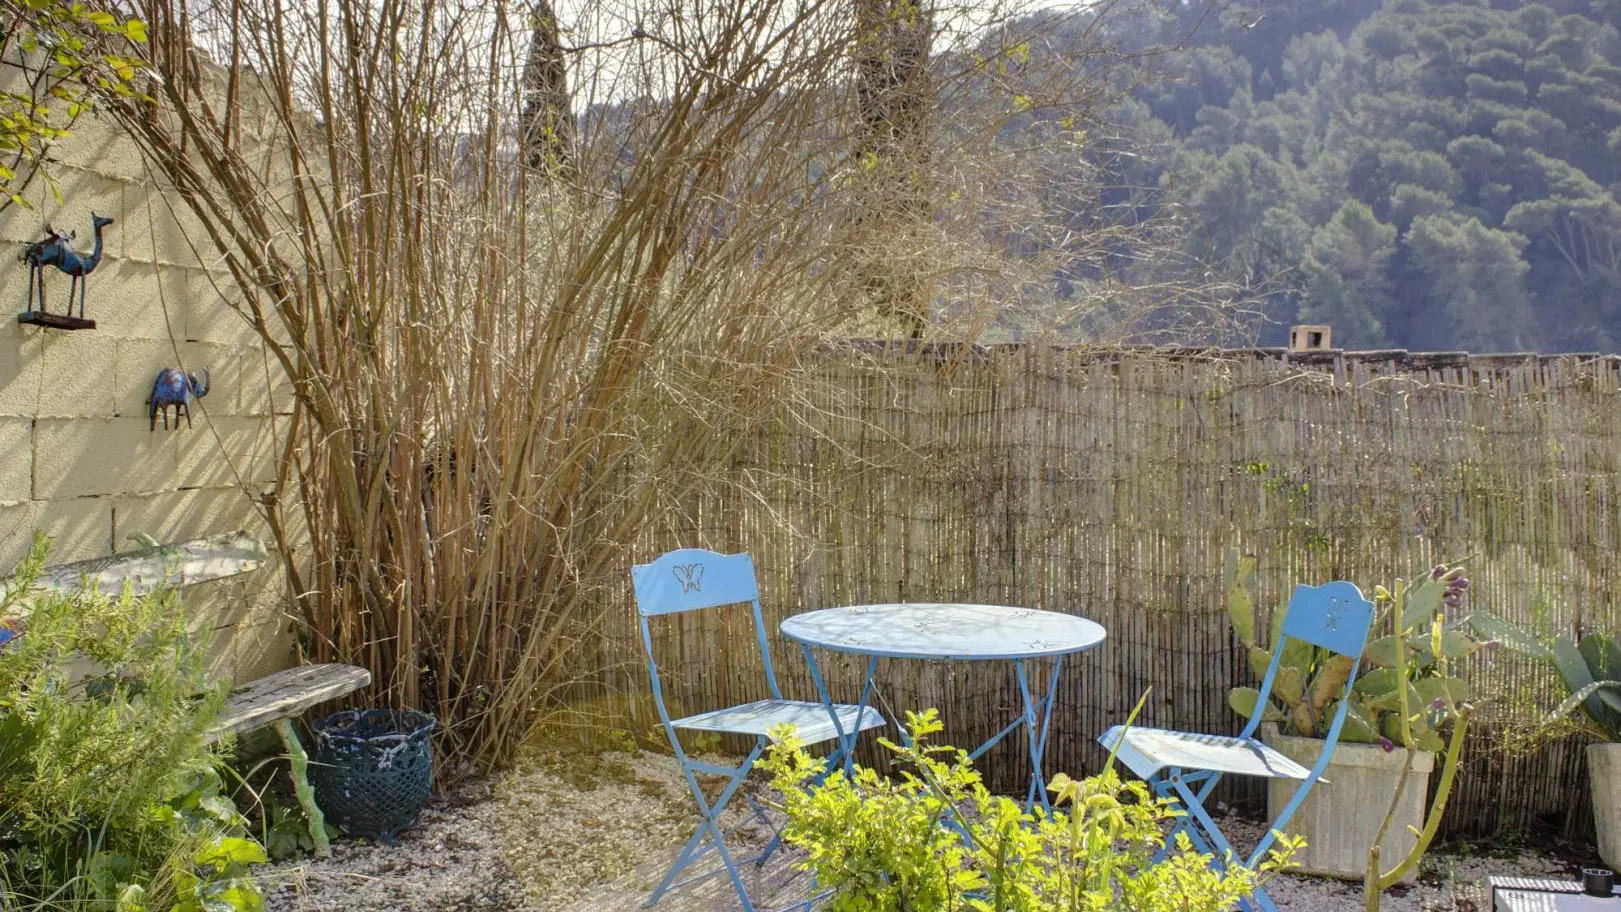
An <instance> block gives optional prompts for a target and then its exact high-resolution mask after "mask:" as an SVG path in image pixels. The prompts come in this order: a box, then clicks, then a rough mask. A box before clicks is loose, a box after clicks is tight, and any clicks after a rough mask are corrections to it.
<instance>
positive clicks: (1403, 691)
mask: <svg viewBox="0 0 1621 912" xmlns="http://www.w3.org/2000/svg"><path fill="white" fill-rule="evenodd" d="M1225 580H1226V586H1225V590H1226V603H1227V613H1228V616H1229V617H1230V618H1231V620H1232V623H1233V630H1234V631H1235V632H1236V633H1237V635H1238V638H1239V641H1240V642H1241V643H1243V644H1244V646H1245V647H1246V649H1247V650H1248V653H1249V660H1250V667H1251V669H1252V670H1253V671H1254V672H1255V675H1256V677H1262V676H1264V675H1265V674H1266V670H1267V667H1268V666H1269V665H1270V664H1271V662H1272V656H1273V652H1272V650H1273V649H1276V648H1278V643H1279V642H1280V641H1281V640H1282V636H1281V631H1282V627H1283V618H1284V613H1285V612H1284V609H1283V608H1281V607H1280V608H1278V609H1276V610H1274V611H1273V612H1272V625H1271V635H1270V637H1269V639H1268V642H1269V643H1270V644H1271V648H1270V649H1269V648H1267V647H1266V646H1263V645H1262V644H1261V641H1260V640H1259V638H1258V637H1257V636H1256V625H1255V603H1256V601H1257V598H1256V592H1255V558H1254V557H1250V556H1239V554H1238V553H1237V552H1233V553H1230V554H1229V555H1228V557H1227V569H1226V577H1225ZM1468 589H1469V580H1468V579H1466V578H1464V576H1463V571H1462V569H1461V568H1460V567H1436V568H1435V569H1434V570H1433V571H1431V572H1430V573H1429V574H1427V575H1425V576H1424V577H1422V578H1421V579H1419V580H1418V581H1416V582H1413V583H1411V584H1409V583H1407V582H1405V581H1403V580H1397V581H1396V582H1395V584H1394V586H1393V587H1392V588H1390V589H1387V588H1385V587H1384V586H1377V587H1375V589H1374V596H1373V603H1374V622H1373V629H1372V632H1371V633H1370V639H1369V641H1368V644H1367V647H1366V648H1365V649H1364V650H1363V653H1362V662H1361V664H1360V668H1359V670H1358V673H1357V679H1356V682H1355V683H1354V684H1353V685H1352V691H1351V705H1350V706H1349V707H1348V708H1347V711H1346V715H1345V725H1344V727H1343V728H1342V729H1341V733H1340V737H1341V739H1342V740H1345V741H1352V742H1361V743H1379V744H1385V745H1386V746H1387V747H1390V746H1409V745H1411V746H1415V747H1417V748H1418V749H1420V750H1426V751H1441V750H1444V749H1445V748H1446V742H1445V740H1444V739H1443V738H1442V734H1441V732H1442V729H1443V728H1445V727H1446V726H1447V724H1448V722H1449V721H1450V720H1452V719H1455V718H1457V716H1458V712H1457V707H1459V706H1460V705H1463V704H1464V703H1465V702H1466V701H1467V700H1468V698H1469V688H1468V685H1467V683H1466V682H1465V681H1464V679H1463V678H1461V677H1459V676H1458V675H1456V674H1455V673H1454V672H1455V671H1456V669H1458V668H1459V667H1460V666H1461V663H1462V662H1463V661H1464V660H1465V659H1467V658H1468V657H1469V656H1471V655H1473V654H1474V653H1475V652H1476V651H1477V650H1480V649H1483V648H1492V644H1491V643H1489V642H1488V641H1487V640H1485V639H1483V638H1481V637H1479V636H1476V635H1475V633H1474V628H1473V626H1472V625H1471V624H1470V622H1469V620H1468V619H1467V618H1458V619H1456V620H1449V619H1448V618H1447V613H1448V609H1455V608H1456V607H1457V606H1458V605H1460V604H1461V601H1462V599H1463V597H1464V594H1465V593H1466V592H1467V591H1468ZM1282 648H1283V650H1284V652H1283V656H1282V659H1281V660H1280V663H1279V665H1278V672H1277V676H1276V678H1274V680H1273V682H1272V693H1271V699H1270V700H1269V701H1268V702H1267V704H1266V705H1265V706H1262V707H1260V711H1261V714H1262V715H1261V718H1262V720H1263V721H1266V722H1273V723H1276V724H1277V725H1278V726H1279V729H1280V730H1281V731H1282V732H1283V733H1284V734H1288V735H1296V736H1299V737H1305V738H1320V737H1322V736H1324V735H1325V734H1327V732H1328V726H1329V723H1330V722H1331V721H1332V720H1333V718H1334V713H1335V712H1336V711H1337V710H1338V708H1339V699H1340V695H1341V694H1342V693H1343V692H1344V689H1345V682H1346V680H1347V679H1348V678H1349V676H1350V674H1351V669H1352V665H1353V664H1354V663H1353V662H1352V659H1351V658H1350V657H1349V656H1342V655H1336V654H1334V653H1332V652H1330V651H1328V650H1326V649H1321V648H1319V647H1316V646H1312V645H1311V644H1309V643H1303V642H1300V641H1299V640H1293V639H1291V640H1290V641H1289V642H1288V643H1287V644H1285V645H1284V646H1283V647H1282ZM1259 699H1260V692H1259V691H1258V690H1256V689H1255V688H1253V687H1236V688H1234V689H1233V690H1232V692H1231V693H1230V694H1229V695H1228V703H1229V704H1230V705H1231V706H1232V708H1233V710H1234V711H1235V712H1237V713H1238V714H1239V715H1241V716H1243V717H1244V718H1246V719H1248V718H1250V717H1252V716H1253V715H1254V713H1255V712H1256V703H1257V701H1259ZM1415 707H1424V710H1423V711H1422V712H1419V713H1417V714H1416V715H1415V714H1414V713H1413V712H1410V711H1409V710H1411V709H1412V708H1415Z"/></svg>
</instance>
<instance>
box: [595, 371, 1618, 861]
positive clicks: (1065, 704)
mask: <svg viewBox="0 0 1621 912" xmlns="http://www.w3.org/2000/svg"><path fill="white" fill-rule="evenodd" d="M798 389H799V391H800V394H799V395H798V396H797V398H796V399H795V400H794V401H792V402H791V403H788V404H785V405H784V407H783V408H782V410H781V411H780V413H779V414H778V415H777V417H776V418H775V419H774V420H773V421H771V422H769V423H766V424H763V425H761V426H760V427H759V429H758V431H757V432H756V434H755V435H754V436H753V438H752V439H750V440H748V441H746V442H745V444H744V446H743V447H742V449H741V451H740V456H739V458H738V459H737V461H736V463H735V466H734V469H733V472H732V475H731V477H726V478H714V479H712V480H711V481H712V483H711V484H708V485H706V487H705V488H704V493H702V494H701V495H699V496H696V497H693V498H690V499H684V500H682V501H681V502H680V503H678V504H672V505H671V508H670V510H669V511H668V521H667V522H666V523H664V524H662V525H661V526H660V527H658V528H648V529H646V530H645V532H644V534H643V536H642V538H641V540H639V541H637V542H635V543H633V544H632V547H631V548H630V557H631V558H632V559H634V560H635V561H638V562H640V561H646V560H650V559H651V558H652V557H654V556H656V555H657V554H658V553H661V552H662V551H663V550H665V549H667V548H670V547H677V546H685V547H707V548H712V549H716V550H722V551H730V550H747V551H750V552H752V553H753V554H754V556H755V560H756V564H757V567H758V569H759V573H760V579H761V585H762V589H763V592H764V602H765V606H766V612H767V620H768V623H770V624H771V625H772V626H773V628H774V627H775V624H776V623H777V622H779V621H780V620H781V619H782V618H784V617H786V616H788V615H789V614H792V613H795V612H799V611H805V610H811V609H815V608H821V607H828V606H835V605H841V604H851V603H861V602H885V601H928V600H953V601H971V602H992V603H1004V604H1014V605H1025V606H1035V607H1042V608H1047V609H1052V610H1058V611H1067V612H1074V613H1078V614H1081V615H1084V616H1086V617H1089V618H1091V619H1093V620H1096V621H1098V622H1099V623H1101V624H1103V626H1104V627H1105V628H1107V630H1108V633H1109V639H1108V641H1107V642H1106V643H1105V644H1104V645H1103V646H1102V647H1100V648H1099V649H1097V650H1096V651H1094V652H1092V653H1089V654H1087V655H1086V656H1085V657H1083V658H1081V659H1080V660H1079V661H1078V662H1073V663H1070V664H1068V665H1067V666H1066V670H1065V677H1064V679H1063V681H1062V682H1061V685H1060V691H1059V697H1058V708H1057V712H1056V715H1055V718H1054V720H1053V726H1052V742H1051V746H1050V748H1049V752H1048V761H1049V762H1048V764H1047V766H1048V769H1049V771H1052V770H1060V769H1062V770H1065V771H1069V772H1071V773H1076V772H1081V773H1086V772H1092V771H1095V770H1096V769H1097V768H1098V766H1099V765H1100V763H1101V761H1102V759H1103V755H1102V754H1101V752H1100V751H1099V750H1098V749H1097V748H1096V747H1095V745H1094V742H1093V738H1094V737H1095V736H1096V735H1097V734H1098V733H1099V732H1101V731H1103V730H1104V729H1105V728H1107V727H1108V726H1110V725H1112V724H1115V723H1117V722H1120V721H1121V720H1122V719H1123V718H1124V717H1125V715H1126V714H1127V713H1128V712H1129V710H1130V709H1131V707H1132V705H1133V704H1134V703H1135V702H1136V700H1137V698H1138V697H1139V696H1140V695H1142V694H1143V693H1144V692H1145V691H1146V690H1148V688H1149V687H1150V686H1152V687H1153V692H1152V696H1151V698H1150V699H1149V702H1148V705H1147V708H1146V710H1145V712H1146V717H1145V719H1144V720H1143V721H1144V722H1145V723H1148V724H1154V725H1161V726H1169V727H1175V728H1183V729H1187V730H1202V731H1211V732H1229V731H1236V729H1237V728H1238V727H1239V725H1240V722H1241V720H1240V719H1239V718H1238V717H1237V716H1236V715H1235V714H1234V713H1233V712H1232V711H1231V710H1230V709H1229V708H1228V707H1227V700H1226V698H1227V692H1228V689H1229V688H1231V687H1232V686H1234V685H1237V684H1240V683H1245V682H1247V681H1248V680H1249V678H1250V672H1249V671H1248V669H1247V665H1246V662H1245V661H1244V658H1243V654H1242V652H1241V651H1240V650H1239V649H1238V648H1236V643H1235V641H1234V639H1233V637H1232V635H1231V632H1230V629H1229V627H1228V623H1227V619H1226V615H1225V613H1224V611H1223V608H1222V605H1221V602H1220V598H1219V596H1220V588H1221V568H1222V564H1223V557H1224V555H1225V553H1226V551H1227V549H1228V548H1229V547H1230V546H1233V545H1237V546H1240V547H1242V548H1243V549H1245V550H1246V551H1250V552H1252V553H1255V554H1256V555H1258V557H1259V566H1258V571H1257V576H1258V579H1259V581H1260V584H1261V587H1262V590H1263V603H1265V604H1270V605H1277V604H1280V603H1281V602H1282V600H1283V599H1284V598H1285V596H1286V593H1287V592H1288V590H1289V588H1290V587H1291V586H1292V585H1293V584H1294V583H1296V582H1300V581H1312V582H1317V581H1323V580H1328V579H1334V578H1344V579H1350V580H1353V581H1355V582H1357V583H1359V584H1360V585H1362V586H1363V588H1364V589H1365V590H1369V591H1371V589H1372V587H1373V585H1374V584H1375V583H1379V582H1388V581H1389V580H1390V579H1391V578H1393V577H1396V576H1402V575H1411V574H1414V573H1418V572H1422V571H1424V570H1425V569H1427V568H1428V567H1430V566H1432V565H1433V564H1435V563H1437V562H1439V561H1441V560H1443V559H1465V560H1467V561H1468V566H1469V571H1468V575H1469V577H1470V578H1471V579H1472V580H1473V581H1474V586H1473V588H1472V590H1471V601H1472V603H1473V605H1474V606H1475V607H1478V608H1481V609H1485V610H1490V611H1492V612H1494V613H1497V614H1499V615H1501V616H1503V617H1506V618H1509V619H1511V620H1514V621H1517V622H1520V623H1522V624H1524V625H1526V626H1528V627H1530V628H1532V629H1534V630H1537V631H1539V632H1541V633H1553V632H1556V631H1558V630H1561V629H1569V628H1570V627H1571V626H1573V625H1581V626H1584V627H1586V628H1588V629H1608V630H1613V629H1615V628H1616V626H1617V622H1618V621H1621V617H1618V616H1617V614H1618V612H1617V604H1618V601H1621V553H1618V550H1617V543H1618V524H1621V516H1618V510H1621V359H1617V358H1616V357H1613V356H1612V357H1597V356H1573V355H1566V356H1538V355H1494V356H1469V355H1464V354H1445V353H1443V354H1428V355H1420V354H1409V353H1407V352H1365V353H1338V352H1334V353H1311V354H1308V355H1288V354H1285V353H1283V352H1281V351H1277V350H1245V351H1213V352H1212V351H1184V352H1166V351H1147V350H1120V349H1113V350H1096V349H1080V348H1052V347H1024V346H1006V347H994V348H984V349H975V350H972V351H967V352H964V351H954V352H942V351H923V352H917V351H912V352H901V351H897V350H894V349H890V348H885V347H882V346H873V347H870V348H867V349H861V348H840V349H839V350H838V351H836V352H830V353H829V354H828V355H827V356H826V357H825V359H824V360H822V361H819V362H818V363H817V364H815V365H813V366H812V367H811V368H809V369H807V371H806V375H805V378H804V381H803V382H802V383H800V384H799V385H798ZM628 589H629V586H628V581H627V580H625V579H624V578H616V579H613V580H606V581H604V593H605V595H604V599H605V601H606V604H605V605H604V609H605V610H604V612H603V614H602V618H603V627H602V629H601V630H600V631H599V634H600V639H599V640H598V648H599V649H600V650H601V653H600V655H599V659H600V661H599V663H598V664H599V665H600V666H601V667H603V668H607V669H610V673H609V674H608V675H606V676H605V679H604V680H605V683H607V684H608V685H609V686H611V687H613V688H614V689H616V690H617V691H618V692H621V693H632V694H634V693H645V692H646V688H647V683H646V677H645V673H643V672H642V671H641V670H640V667H641V666H640V664H639V662H640V656H641V650H640V642H639V639H638V635H637V633H636V628H635V622H634V612H633V610H632V608H631V606H630V603H629V592H628ZM746 624H747V615H746V613H744V612H726V611H724V610H722V611H716V612H701V613H699V614H698V615H696V616H693V617H689V618H686V619H683V620H680V621H676V622H673V623H670V624H667V625H660V626H659V627H658V630H659V633H658V637H657V640H656V648H657V649H658V650H659V652H660V661H661V665H662V666H664V667H666V668H668V669H670V670H671V671H672V672H673V673H674V679H673V680H672V681H670V682H669V691H670V693H671V694H672V695H673V696H674V697H675V698H676V703H677V705H678V706H681V707H686V708H698V707H710V706H715V705H720V704H721V703H725V702H731V701H741V700H746V699H752V698H757V697H759V696H761V695H763V693H764V691H763V686H762V683H761V682H762V675H761V670H760V667H759V664H758V662H757V660H756V656H755V653H754V649H753V642H752V639H750V638H749V637H747V636H745V635H744V634H745V633H746ZM773 648H774V650H775V658H776V660H777V667H778V675H779V679H780V680H781V681H782V684H783V686H784V689H785V690H786V691H788V692H789V694H790V695H791V696H801V697H807V698H808V697H810V696H811V695H812V688H811V685H810V681H809V676H808V672H807V669H806V667H805V663H804V661H803V659H802V658H801V657H800V654H799V653H798V651H797V649H796V648H794V647H793V645H792V644H791V643H788V642H787V641H785V640H783V639H781V638H780V637H778V639H777V640H776V641H775V642H774V645H773ZM823 667H824V670H829V671H830V672H831V680H830V683H831V685H832V686H833V688H834V689H835V690H836V691H838V694H837V696H842V697H844V698H850V697H853V696H854V695H855V694H856V693H857V687H858V681H859V674H860V672H861V670H862V668H861V667H859V666H858V664H857V663H856V662H853V661H840V660H838V659H837V658H834V657H824V662H823ZM879 674H880V677H879V688H880V691H881V694H882V697H883V699H884V700H885V701H886V703H887V705H888V707H890V708H892V709H894V710H895V711H900V710H903V709H908V708H911V709H917V708H924V707H937V708H939V709H940V711H941V713H942V715H943V718H944V720H945V722H946V724H947V734H948V735H949V737H950V738H951V739H952V740H953V742H954V743H961V744H966V743H970V742H972V743H978V742H979V741H980V740H982V739H983V738H985V737H987V736H989V735H990V734H991V733H992V732H994V731H996V730H997V729H999V728H1000V727H1001V726H1003V725H1004V724H1006V723H1007V722H1008V721H1009V720H1011V719H1012V718H1013V717H1014V713H1015V712H1016V711H1017V708H1018V706H1019V705H1020V704H1019V702H1018V698H1017V690H1016V685H1015V682H1014V680H1013V675H1012V671H1011V668H1009V667H1007V666H1005V665H998V664H975V665H967V664H946V663H921V662H903V661H890V662H887V663H885V664H884V665H883V666H881V670H880V673H879ZM1472 675H1473V678H1474V680H1475V683H1476V686H1477V688H1478V689H1479V691H1480V692H1481V693H1482V694H1484V695H1486V696H1487V697H1489V698H1490V699H1489V702H1488V703H1487V705H1486V706H1485V708H1484V709H1483V718H1484V724H1481V725H1479V726H1478V728H1477V732H1476V733H1475V734H1474V735H1473V737H1472V739H1471V742H1470V744H1469V746H1468V758H1469V759H1468V767H1467V769H1466V770H1465V773H1464V776H1463V779H1462V782H1461V785H1460V787H1459V790H1458V792H1457V793H1456V794H1455V796H1454V798H1453V800H1452V802H1451V807H1450V809H1449V812H1448V824H1447V830H1448V831H1449V832H1450V833H1452V834H1454V835H1482V834H1491V833H1494V832H1498V831H1501V830H1504V829H1525V828H1530V827H1536V826H1548V825H1550V824H1551V825H1553V826H1555V827H1557V828H1559V829H1560V830H1563V831H1565V832H1567V833H1571V834H1578V833H1581V832H1583V831H1585V830H1586V829H1587V828H1589V827H1590V826H1591V815H1590V812H1589V811H1588V809H1587V800H1586V798H1585V795H1586V791H1587V782H1586V768H1585V763H1584V762H1583V759H1582V753H1581V744H1580V743H1579V742H1577V741H1575V740H1572V739H1569V738H1548V737H1541V738H1535V739H1530V740H1529V741H1528V740H1527V739H1525V738H1522V737H1520V734H1519V733H1520V732H1521V731H1522V730H1523V729H1524V726H1525V723H1526V722H1527V721H1528V720H1531V719H1533V718H1534V717H1535V716H1536V714H1537V713H1538V712H1539V711H1540V710H1541V709H1545V708H1546V707H1547V706H1551V705H1552V703H1554V702H1556V701H1557V699H1558V697H1559V696H1560V694H1559V693H1558V691H1557V688H1556V686H1555V684H1554V682H1553V680H1552V679H1551V678H1549V677H1547V675H1546V672H1544V671H1542V670H1539V669H1536V668H1533V667H1530V666H1529V665H1527V664H1526V663H1523V662H1520V661H1516V660H1515V659H1514V658H1512V657H1508V656H1503V655H1502V654H1501V651H1499V652H1498V653H1497V654H1496V655H1495V656H1494V657H1493V658H1491V659H1490V661H1489V662H1488V661H1487V660H1485V659H1482V660H1480V661H1479V662H1478V663H1477V665H1476V667H1474V668H1473V669H1472ZM637 711H638V712H645V707H641V708H640V709H638V710H637ZM650 721H651V718H650V717H648V716H645V715H644V716H641V717H640V718H639V719H638V720H637V724H645V723H648V722H650ZM865 753H866V757H867V759H869V760H870V759H872V758H873V756H874V753H873V748H871V747H870V746H868V747H867V748H866V749H865ZM1027 762H1028V761H1027V760H1026V754H1025V750H1024V747H1023V744H1022V739H1021V738H1010V739H1008V741H1007V742H1004V745H1003V746H1002V747H999V748H998V749H997V750H996V751H993V752H992V753H991V754H989V755H988V756H987V757H986V758H985V759H984V760H983V761H982V764H981V767H982V769H984V770H985V771H986V774H987V778H988V779H989V780H990V783H991V784H992V785H993V787H998V788H1002V789H1010V790H1011V789H1014V788H1016V787H1017V786H1018V785H1019V784H1020V783H1022V782H1023V781H1024V777H1025V776H1027V775H1028V766H1027ZM1227 794H1228V798H1229V800H1233V801H1237V802H1256V801H1258V800H1259V798H1260V795H1261V792H1260V791H1259V790H1258V789H1256V788H1252V787H1245V786H1242V785H1239V786H1234V787H1232V790H1230V791H1229V792H1228V793H1227Z"/></svg>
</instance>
